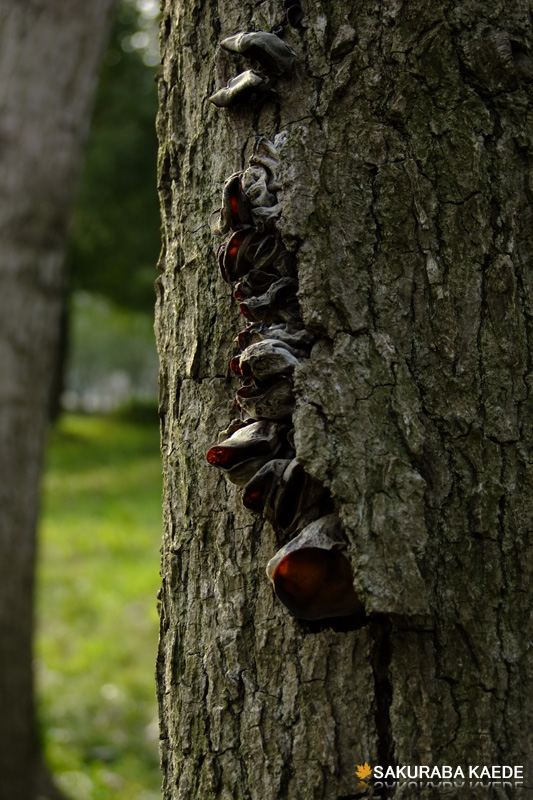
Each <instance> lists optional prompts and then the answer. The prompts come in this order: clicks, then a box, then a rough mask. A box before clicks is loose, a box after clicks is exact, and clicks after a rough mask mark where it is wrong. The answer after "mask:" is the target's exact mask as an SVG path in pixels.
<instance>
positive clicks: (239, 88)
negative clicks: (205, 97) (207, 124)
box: [209, 69, 267, 108]
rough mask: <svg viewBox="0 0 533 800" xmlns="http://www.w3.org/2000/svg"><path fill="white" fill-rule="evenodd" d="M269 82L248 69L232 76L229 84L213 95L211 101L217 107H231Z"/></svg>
mask: <svg viewBox="0 0 533 800" xmlns="http://www.w3.org/2000/svg"><path fill="white" fill-rule="evenodd" d="M266 85H267V82H266V80H265V79H264V78H263V77H262V76H261V75H258V74H257V72H254V71H253V69H248V70H246V72H242V73H241V74H240V75H236V76H235V78H232V79H231V80H230V81H229V83H228V84H227V86H224V87H223V88H222V89H219V90H218V91H217V92H215V93H214V94H212V95H211V97H210V98H209V102H210V103H213V105H214V106H217V108H229V107H230V106H234V105H236V104H237V103H242V102H243V100H245V99H246V98H248V97H249V96H250V95H251V94H253V92H256V91H258V90H259V89H263V88H264V87H266Z"/></svg>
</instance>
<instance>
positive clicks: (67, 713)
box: [36, 415, 161, 800]
mask: <svg viewBox="0 0 533 800" xmlns="http://www.w3.org/2000/svg"><path fill="white" fill-rule="evenodd" d="M160 475H161V465H160V458H159V448H158V430H157V424H156V422H155V421H154V424H146V423H145V424H139V423H134V422H128V421H127V420H124V419H119V418H118V417H84V416H75V415H67V416H65V417H64V418H63V419H62V420H61V421H60V423H59V425H58V426H57V429H56V430H55V431H54V433H53V435H52V439H51V444H50V448H49V455H48V465H47V469H46V472H45V478H44V497H43V517H42V524H41V531H40V554H39V567H38V636H37V645H36V656H37V676H38V687H39V708H40V720H41V728H42V734H43V738H44V742H45V750H46V754H47V757H48V761H49V764H50V766H51V768H52V770H53V772H54V773H55V776H56V779H57V781H58V783H59V784H60V785H61V786H62V788H63V789H64V791H65V792H66V793H68V794H69V795H70V796H71V797H72V798H73V800H155V799H156V798H159V797H160V792H159V786H160V782H161V781H160V775H159V768H158V753H157V719H156V705H155V698H154V663H155V656H156V646H157V614H156V593H157V588H158V585H159V545H160V529H161V524H160V519H161V478H160Z"/></svg>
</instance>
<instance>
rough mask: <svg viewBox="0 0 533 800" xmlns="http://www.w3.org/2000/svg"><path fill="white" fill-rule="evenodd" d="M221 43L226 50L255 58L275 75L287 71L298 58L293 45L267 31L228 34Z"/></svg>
mask: <svg viewBox="0 0 533 800" xmlns="http://www.w3.org/2000/svg"><path fill="white" fill-rule="evenodd" d="M220 44H221V46H222V47H223V48H224V49H225V50H230V51H231V52H233V53H240V54H241V55H244V56H246V57H247V58H252V59H254V61H257V62H258V63H259V64H261V66H262V67H263V68H264V69H266V70H268V72H271V73H272V74H273V75H281V74H282V73H283V72H287V70H289V69H290V68H291V67H292V65H293V63H294V60H295V58H296V53H295V52H294V50H293V49H292V47H289V45H288V44H285V42H282V41H281V39H280V38H279V37H278V36H276V34H275V33H267V32H266V31H250V32H248V33H244V32H243V33H236V34H234V35H233V36H227V37H226V38H225V39H223V40H222V41H221V42H220Z"/></svg>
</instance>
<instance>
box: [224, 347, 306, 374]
mask: <svg viewBox="0 0 533 800" xmlns="http://www.w3.org/2000/svg"><path fill="white" fill-rule="evenodd" d="M235 361H237V362H238V374H240V375H243V376H244V377H245V378H248V377H252V376H253V377H254V378H257V379H258V380H259V381H269V380H271V379H272V378H275V377H276V376H277V375H279V376H281V375H290V374H291V373H292V372H294V369H295V367H297V366H298V363H299V359H298V358H297V357H296V356H295V355H294V353H293V352H292V351H291V349H290V348H289V347H287V346H286V345H284V344H283V342H278V341H276V339H265V340H264V341H262V342H257V344H251V345H250V346H249V347H247V348H246V350H245V351H244V352H243V353H241V355H240V356H237V358H236V359H235Z"/></svg>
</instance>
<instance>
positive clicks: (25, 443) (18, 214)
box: [0, 0, 112, 800]
mask: <svg viewBox="0 0 533 800" xmlns="http://www.w3.org/2000/svg"><path fill="white" fill-rule="evenodd" d="M111 5H112V1H111V0H97V2H93V3H85V2H82V1H80V2H75V3H72V2H68V1H67V0H25V2H20V0H6V2H4V3H3V5H2V8H1V11H0V98H1V102H0V106H1V108H2V113H1V114H0V140H1V148H0V184H1V186H2V195H1V199H0V231H1V234H0V260H1V269H0V328H1V332H2V335H1V339H0V373H1V381H0V404H1V408H2V413H1V415H0V426H1V427H0V441H1V448H0V475H1V476H2V479H1V484H0V642H1V645H0V646H1V658H0V797H2V798H6V800H7V798H13V799H15V798H16V800H35V798H37V797H40V798H41V799H42V798H45V797H49V798H51V797H54V796H56V794H55V793H54V791H55V790H53V788H52V787H51V785H50V781H49V778H48V777H47V775H46V771H45V770H44V768H43V766H42V763H41V756H40V751H39V746H38V740H37V735H36V730H35V718H34V696H33V678H32V633H33V599H34V598H33V576H34V558H35V530H36V523H37V516H38V505H39V476H40V470H41V463H42V456H43V448H44V444H45V437H46V425H47V419H48V414H49V398H50V393H51V381H52V376H53V374H54V359H55V354H56V347H57V343H58V337H59V323H60V316H61V305H62V301H63V297H64V293H63V283H64V273H63V263H64V251H65V234H66V227H67V222H68V214H69V210H70V207H71V204H72V198H73V191H74V188H75V178H76V175H77V171H78V166H79V162H80V158H81V154H82V145H83V142H84V139H85V134H86V131H87V127H88V121H89V114H90V108H91V100H92V96H93V92H94V88H95V82H96V76H97V71H98V65H99V60H100V57H101V55H102V51H103V45H104V43H105V39H106V32H107V29H108V23H109V16H110V9H111Z"/></svg>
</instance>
